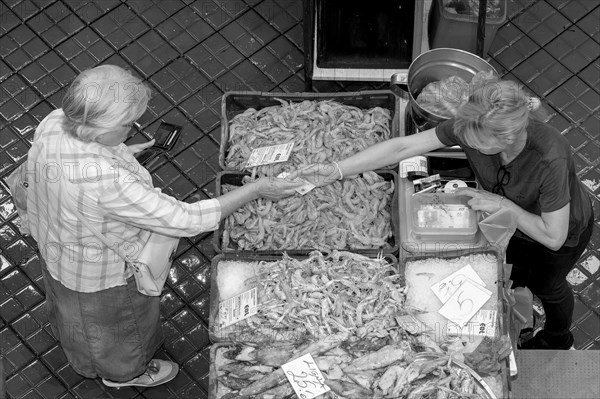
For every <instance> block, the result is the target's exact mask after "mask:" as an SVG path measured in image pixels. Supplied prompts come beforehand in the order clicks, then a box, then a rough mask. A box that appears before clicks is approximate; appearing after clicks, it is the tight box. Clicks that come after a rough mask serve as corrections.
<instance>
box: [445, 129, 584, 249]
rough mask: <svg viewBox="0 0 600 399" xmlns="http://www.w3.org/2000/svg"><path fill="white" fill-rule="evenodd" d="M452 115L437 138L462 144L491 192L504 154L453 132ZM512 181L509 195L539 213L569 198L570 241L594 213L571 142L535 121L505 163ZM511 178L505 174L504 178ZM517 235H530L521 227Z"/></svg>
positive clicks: (507, 190)
mask: <svg viewBox="0 0 600 399" xmlns="http://www.w3.org/2000/svg"><path fill="white" fill-rule="evenodd" d="M453 125H454V119H450V120H448V121H445V122H443V123H441V124H439V125H438V126H437V128H436V134H437V137H438V138H439V139H440V141H441V142H442V143H444V144H445V145H448V146H450V145H459V146H460V147H461V148H462V150H463V151H464V153H465V155H466V156H467V159H468V161H469V164H470V165H471V168H472V169H473V172H474V173H475V176H476V177H477V180H478V182H479V184H480V185H481V186H482V188H483V189H485V190H486V191H492V188H493V187H494V185H496V183H497V174H498V170H499V169H500V168H501V166H502V159H501V156H500V154H494V155H485V154H482V153H481V152H479V151H477V150H475V149H473V148H471V147H469V146H468V145H467V144H466V143H465V142H463V141H462V140H461V139H459V138H458V137H456V136H455V134H454V127H453ZM505 167H506V170H507V171H508V172H509V173H510V180H509V181H508V183H507V184H506V185H504V186H503V188H504V193H505V196H506V198H508V199H510V200H511V201H513V202H514V203H516V204H517V205H519V206H520V207H521V208H523V209H525V210H526V211H528V212H530V213H533V214H535V215H541V213H542V212H552V211H556V210H558V209H560V208H562V207H563V206H565V204H567V203H568V202H569V201H570V209H571V213H570V220H569V233H568V235H567V240H566V241H565V244H564V245H566V246H569V247H571V246H575V245H577V242H578V241H579V236H580V235H581V233H582V232H583V230H584V229H585V228H586V226H587V223H588V222H589V220H590V217H591V215H592V205H591V201H590V198H589V197H588V194H587V193H586V190H585V187H584V186H583V184H582V183H581V181H580V180H579V178H578V177H577V175H576V171H575V164H574V162H573V158H572V157H571V147H570V145H569V142H568V141H567V139H566V138H565V137H563V136H562V135H561V134H560V133H559V132H558V131H557V130H556V129H554V128H552V127H550V126H548V125H546V124H544V123H541V122H536V121H532V122H530V123H529V126H528V127H527V143H526V144H525V148H524V149H523V151H521V153H519V155H517V157H516V158H515V159H513V160H512V161H511V162H509V163H508V164H507V165H505ZM506 180H507V179H505V181H506ZM515 235H516V236H520V237H524V238H528V239H530V238H529V237H527V236H526V235H525V234H524V233H522V232H521V231H519V230H517V232H516V233H515Z"/></svg>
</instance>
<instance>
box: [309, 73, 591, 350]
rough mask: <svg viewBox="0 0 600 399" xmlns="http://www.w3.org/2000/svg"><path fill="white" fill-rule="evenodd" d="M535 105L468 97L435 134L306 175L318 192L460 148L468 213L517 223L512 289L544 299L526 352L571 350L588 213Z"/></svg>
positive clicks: (562, 150)
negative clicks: (467, 174)
mask: <svg viewBox="0 0 600 399" xmlns="http://www.w3.org/2000/svg"><path fill="white" fill-rule="evenodd" d="M543 116H544V115H543V111H542V109H541V107H540V104H539V100H538V99H536V98H532V97H530V96H529V95H528V94H527V93H526V92H525V91H524V89H523V87H522V86H520V85H519V84H517V83H515V82H511V81H499V82H495V83H489V84H487V85H485V86H483V87H482V88H481V89H479V90H477V91H476V92H474V93H473V94H472V95H471V96H470V98H469V101H468V102H467V103H466V104H465V105H463V106H462V107H461V108H460V109H459V110H458V113H457V115H456V116H455V117H454V118H452V119H450V120H448V121H445V122H443V123H441V124H440V125H438V126H437V127H436V128H435V129H431V130H427V131H424V132H421V133H419V134H415V135H411V136H406V137H400V138H394V139H391V140H388V141H386V142H383V143H379V144H376V145H374V146H372V147H370V148H368V149H366V150H364V151H362V152H360V153H358V154H356V155H353V156H351V157H349V158H347V159H344V160H342V161H340V162H339V163H337V164H330V165H313V166H311V167H309V168H307V169H305V170H304V171H302V173H303V175H304V176H305V177H306V178H308V179H311V180H313V183H315V184H317V185H324V184H328V183H330V182H331V181H334V180H336V179H339V178H342V177H343V176H349V175H354V174H357V173H361V172H364V171H368V170H373V169H377V168H380V167H384V166H386V165H390V164H394V163H397V162H399V161H401V160H403V159H406V158H409V157H411V156H415V155H419V154H423V153H426V152H429V151H433V150H436V149H439V148H442V147H445V146H450V145H459V146H460V147H461V148H462V150H463V151H464V153H465V154H466V156H467V159H468V161H469V164H470V165H471V167H472V169H473V171H474V173H475V175H476V177H477V180H478V181H479V183H480V185H481V188H482V189H481V190H475V189H471V188H468V189H461V191H460V193H461V194H465V195H468V196H470V197H471V200H470V201H469V205H470V206H471V207H472V208H473V209H475V210H481V211H485V212H490V213H491V212H496V211H498V210H499V209H501V208H506V209H509V210H510V211H512V212H513V213H514V214H515V215H516V216H517V221H518V226H517V228H518V230H517V231H516V233H515V234H514V236H513V237H512V239H511V240H510V243H509V245H508V248H507V254H506V256H507V262H508V263H511V264H512V265H513V270H512V274H511V279H512V280H513V281H514V285H513V286H514V287H518V286H526V287H528V288H529V289H530V290H531V291H532V292H533V294H534V295H536V296H537V297H538V298H539V299H541V301H542V304H543V306H544V311H545V314H546V322H545V325H544V329H543V330H541V331H540V332H539V333H538V334H537V335H535V336H534V337H533V338H532V339H531V340H529V341H527V342H525V343H523V344H522V345H521V346H522V348H523V349H569V348H570V347H571V346H572V345H573V335H572V334H571V332H570V326H571V321H572V315H573V307H574V299H573V293H572V291H571V289H570V287H569V285H568V284H567V281H566V276H567V274H568V273H569V271H570V270H571V269H572V268H573V266H574V265H575V263H576V261H577V260H578V259H579V257H580V256H581V254H582V253H583V251H584V250H585V247H586V245H587V244H588V242H589V240H590V236H591V233H592V229H593V222H594V216H593V210H592V205H591V200H590V198H589V197H588V195H587V193H586V190H585V188H584V186H583V184H582V183H581V181H580V180H579V179H578V178H577V175H576V170H575V165H574V163H573V159H572V157H571V147H570V146H569V143H568V141H567V140H566V139H565V138H564V137H563V136H562V135H561V134H560V133H559V132H558V131H557V130H556V129H554V128H552V127H550V126H548V125H546V124H545V123H543V119H544V117H543Z"/></svg>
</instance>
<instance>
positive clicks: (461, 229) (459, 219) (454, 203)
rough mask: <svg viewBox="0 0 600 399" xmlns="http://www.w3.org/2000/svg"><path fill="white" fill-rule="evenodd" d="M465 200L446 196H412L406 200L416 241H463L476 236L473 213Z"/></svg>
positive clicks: (463, 197)
mask: <svg viewBox="0 0 600 399" xmlns="http://www.w3.org/2000/svg"><path fill="white" fill-rule="evenodd" d="M468 201H469V197H467V196H464V195H456V194H449V193H423V194H414V195H413V196H412V197H411V200H410V206H411V214H412V220H411V222H412V230H413V233H414V235H415V237H416V238H417V239H420V240H441V241H455V240H457V241H467V240H472V239H474V238H475V235H476V234H477V213H476V212H475V211H474V210H473V209H471V208H470V207H469V206H468V205H467V202H468Z"/></svg>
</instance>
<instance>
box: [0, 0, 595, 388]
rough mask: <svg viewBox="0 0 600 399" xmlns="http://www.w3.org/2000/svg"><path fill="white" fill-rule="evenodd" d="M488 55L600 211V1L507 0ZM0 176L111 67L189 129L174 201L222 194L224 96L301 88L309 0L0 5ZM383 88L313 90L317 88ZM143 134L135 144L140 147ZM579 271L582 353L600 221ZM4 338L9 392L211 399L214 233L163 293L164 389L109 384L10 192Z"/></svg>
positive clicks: (189, 245) (1, 286)
mask: <svg viewBox="0 0 600 399" xmlns="http://www.w3.org/2000/svg"><path fill="white" fill-rule="evenodd" d="M509 5H510V13H509V15H510V16H509V19H508V21H507V22H506V23H505V24H504V25H502V26H501V27H500V29H499V30H498V33H497V35H496V39H495V41H494V43H493V44H492V47H491V48H490V54H489V55H490V57H491V62H492V63H493V64H494V66H496V68H497V69H498V70H499V71H500V72H501V73H502V74H503V75H504V76H506V77H507V78H512V79H517V80H520V81H521V82H523V83H525V85H526V86H527V87H528V88H529V89H530V90H531V91H533V92H534V93H536V94H537V95H539V96H541V97H542V98H544V99H545V100H546V102H547V103H548V104H549V105H550V107H551V109H552V111H553V116H552V119H551V124H552V125H554V126H556V127H557V128H558V129H559V130H560V131H562V132H563V134H564V135H565V136H566V137H567V138H568V139H569V141H570V143H571V146H572V149H573V153H574V156H575V160H576V163H577V167H578V170H579V176H580V177H581V178H582V180H583V181H584V183H585V184H586V185H587V187H588V188H589V191H590V192H591V193H592V194H593V201H594V209H595V213H596V215H600V172H599V170H598V165H599V163H600V160H599V158H600V157H599V155H600V152H599V151H600V138H599V132H600V121H599V118H600V116H599V112H598V111H599V108H600V97H599V92H600V85H599V83H600V60H599V58H598V56H599V44H598V42H599V40H600V33H599V31H600V28H599V26H600V6H598V2H597V1H596V0H543V1H537V2H531V0H509ZM0 52H1V56H2V59H1V61H0V83H1V90H0V123H1V125H0V128H1V134H0V175H1V176H2V177H4V176H5V175H6V174H7V172H8V171H9V170H10V169H11V168H12V167H13V166H14V165H16V164H18V163H19V162H21V161H22V160H23V158H24V156H25V155H26V152H27V149H28V147H29V140H31V138H32V135H33V131H34V129H35V126H36V124H37V123H38V122H39V121H40V120H41V119H42V118H43V117H44V116H46V115H47V114H48V113H49V112H50V111H51V110H52V109H54V108H55V107H57V106H58V105H59V104H60V99H61V96H62V93H63V91H64V89H65V87H66V86H67V85H68V83H69V82H70V81H71V80H72V79H73V78H74V77H75V76H76V75H77V73H79V72H80V71H82V70H83V69H86V68H88V67H93V66H95V65H98V64H100V63H112V64H117V65H121V66H124V67H127V68H130V69H132V70H134V71H135V72H136V73H138V74H140V75H141V76H144V77H145V78H146V79H147V81H148V82H149V83H150V85H151V86H152V88H153V90H154V96H153V98H152V100H151V102H150V107H149V110H148V112H147V113H146V114H145V115H144V116H143V117H142V118H141V120H140V124H141V127H142V128H144V129H147V130H149V131H153V130H154V129H155V127H156V123H157V121H158V120H159V119H161V118H164V119H166V120H169V121H172V122H174V123H178V124H182V125H184V133H183V136H182V137H181V140H180V144H179V145H178V146H177V148H175V149H174V150H173V151H171V153H169V154H168V156H167V157H165V158H164V159H162V160H161V162H160V165H158V166H157V167H156V168H155V169H154V170H153V176H154V178H155V182H156V184H157V185H159V186H161V187H163V188H164V189H165V191H166V192H168V193H170V194H172V195H174V196H175V197H177V198H178V199H182V200H186V201H193V200H195V199H197V198H208V197H211V196H213V195H214V177H215V173H216V171H217V170H218V161H217V160H218V142H219V132H220V130H219V127H220V98H221V95H222V94H223V93H224V92H225V91H228V90H250V91H282V92H298V91H303V90H304V87H305V86H304V74H303V71H304V69H303V68H304V67H303V64H304V58H303V57H304V56H303V31H302V2H301V1H300V0H286V1H273V0H264V1H263V0H244V1H242V0H232V1H225V0H212V1H211V0H201V1H191V0H190V1H188V0H163V1H158V0H153V1H143V0H135V1H118V0H101V1H95V2H83V1H76V0H63V1H54V0H23V1H21V0H2V3H0ZM386 86H387V85H386V84H382V83H380V84H363V83H346V84H343V83H338V82H315V84H314V90H317V91H320V92H329V91H343V90H360V89H372V88H386ZM143 139H144V137H143V135H142V133H139V134H138V135H137V136H136V137H135V138H134V139H133V140H132V142H137V141H142V140H143ZM598 221H599V218H598V216H597V217H596V224H595V226H594V235H593V238H592V242H591V243H590V245H589V247H588V250H587V252H586V253H585V254H584V255H583V257H582V259H581V261H580V263H579V264H578V266H577V268H576V270H575V271H574V272H573V273H571V275H570V276H569V279H570V281H571V282H572V283H573V288H574V290H575V292H576V308H575V323H574V327H573V332H574V334H575V340H576V346H577V348H579V349H600V317H599V314H600V252H599V250H598V248H599V247H600V245H599V244H600V228H599V224H598ZM0 222H1V227H0V344H1V356H2V363H0V364H1V365H2V366H3V369H0V371H2V374H3V377H4V378H5V380H6V382H5V385H4V386H2V385H0V388H1V389H0V391H1V392H2V393H6V394H7V397H9V398H84V399H90V398H96V397H118V398H134V397H136V398H160V399H162V398H170V397H173V398H175V397H177V398H203V397H206V396H207V394H206V392H207V385H208V377H207V372H208V361H207V359H208V355H209V340H208V334H207V319H208V294H209V291H208V290H209V276H210V269H209V265H210V260H211V258H212V257H213V256H214V255H215V253H214V251H213V249H212V246H211V241H210V240H211V234H202V235H200V236H197V237H193V238H190V239H183V240H182V241H181V245H180V248H179V252H178V254H179V256H178V258H177V260H176V262H175V265H174V268H173V272H172V274H171V276H170V278H169V281H168V290H167V292H166V293H165V294H164V295H163V297H162V315H163V316H164V328H165V331H166V335H167V337H168V338H167V341H166V344H165V345H164V348H163V349H162V353H161V354H160V357H164V358H171V359H174V360H176V361H177V362H178V363H179V364H180V365H181V366H182V371H181V372H180V373H179V375H178V377H177V378H176V379H175V380H173V381H172V382H171V383H168V384H166V385H165V386H161V387H158V388H153V389H147V390H141V389H133V388H128V389H121V390H114V389H105V388H104V386H103V385H102V384H101V383H100V381H99V380H90V379H84V378H82V377H80V376H78V375H77V374H76V373H75V372H74V371H73V369H72V368H71V367H70V366H69V365H68V364H67V362H66V360H65V357H64V354H63V352H62V350H61V348H60V347H59V346H57V342H56V340H55V339H54V337H53V336H52V333H51V331H50V329H49V326H48V321H47V315H46V311H45V307H44V289H43V284H42V281H41V274H40V266H39V262H38V259H37V256H36V252H35V243H34V242H32V240H31V239H30V238H27V237H22V236H20V235H19V233H18V229H17V227H16V226H17V224H18V219H17V217H16V213H15V210H14V207H13V205H12V200H11V198H10V196H9V195H8V193H7V191H6V189H5V186H4V185H2V186H0Z"/></svg>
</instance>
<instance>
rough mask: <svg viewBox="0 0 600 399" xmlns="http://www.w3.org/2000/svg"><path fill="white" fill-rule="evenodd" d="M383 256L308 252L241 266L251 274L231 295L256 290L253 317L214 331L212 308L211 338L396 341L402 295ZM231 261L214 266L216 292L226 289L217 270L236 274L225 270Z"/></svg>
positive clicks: (393, 269)
mask: <svg viewBox="0 0 600 399" xmlns="http://www.w3.org/2000/svg"><path fill="white" fill-rule="evenodd" d="M386 258H387V257H386ZM386 258H382V259H372V258H368V257H366V256H363V255H358V254H353V253H349V252H338V251H334V252H333V253H332V254H331V255H329V256H325V255H323V254H322V253H320V252H318V251H313V252H311V253H310V256H309V257H308V258H306V259H304V260H300V259H295V258H291V257H289V256H287V255H284V256H283V257H282V258H281V259H280V260H277V261H268V262H267V261H260V262H254V263H248V264H246V265H245V267H244V265H241V267H242V268H243V269H246V270H248V269H250V270H253V271H254V272H253V273H250V274H253V277H249V278H247V279H246V284H245V287H238V288H237V292H233V294H239V293H241V292H243V291H245V290H249V289H250V288H252V287H258V290H257V292H258V313H257V314H256V315H254V316H251V317H250V318H247V319H245V320H242V321H240V322H238V323H236V324H235V325H233V326H231V327H230V328H228V327H226V328H218V317H219V315H218V307H216V306H213V310H214V312H211V313H212V315H211V323H210V328H211V333H212V334H214V335H213V337H212V338H213V339H217V340H221V341H223V340H232V341H236V342H239V341H241V342H253V343H268V342H272V341H300V340H304V339H310V338H313V337H319V336H323V335H330V334H336V333H352V334H355V335H356V336H358V337H360V338H377V339H378V340H381V341H383V342H385V341H386V340H388V339H391V340H396V339H397V338H398V337H399V336H400V334H401V333H402V329H401V327H400V326H399V324H398V322H397V321H396V318H395V317H396V316H397V315H398V314H401V313H402V312H403V309H404V300H405V292H404V284H403V283H402V281H401V280H402V276H400V275H399V274H398V272H397V270H396V265H395V264H393V263H392V262H389V261H388V260H386ZM231 262H238V263H239V261H226V260H221V261H219V263H218V264H217V270H216V274H217V276H216V277H215V278H216V279H217V281H222V282H224V283H223V287H216V288H217V289H218V290H219V292H221V290H222V289H223V291H225V290H227V287H226V286H225V284H226V283H225V282H227V281H228V280H229V278H228V277H227V276H220V274H222V273H221V272H222V271H223V270H228V271H229V273H230V274H231V275H234V274H237V272H236V270H235V269H232V268H230V267H229V263H231ZM394 263H395V261H394ZM213 289H215V288H213ZM229 291H230V292H231V290H229ZM213 305H215V304H213Z"/></svg>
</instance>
